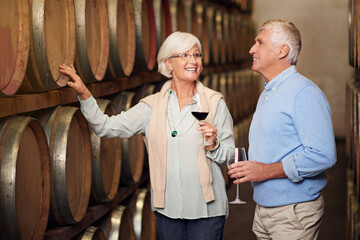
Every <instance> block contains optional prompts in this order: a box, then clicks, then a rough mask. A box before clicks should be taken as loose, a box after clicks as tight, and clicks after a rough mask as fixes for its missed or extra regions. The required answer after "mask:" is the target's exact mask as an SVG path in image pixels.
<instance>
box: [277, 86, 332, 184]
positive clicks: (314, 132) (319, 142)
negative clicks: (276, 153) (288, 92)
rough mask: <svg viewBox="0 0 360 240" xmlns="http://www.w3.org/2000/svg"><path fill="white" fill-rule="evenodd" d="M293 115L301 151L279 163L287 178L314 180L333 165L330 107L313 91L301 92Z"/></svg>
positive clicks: (312, 89)
mask: <svg viewBox="0 0 360 240" xmlns="http://www.w3.org/2000/svg"><path fill="white" fill-rule="evenodd" d="M294 109H295V110H294V113H293V116H292V117H293V121H294V126H295V128H296V130H297V132H298V135H299V138H300V141H301V144H302V146H303V151H299V152H296V153H294V154H291V155H288V156H287V157H286V158H284V159H283V160H282V163H283V169H284V171H285V174H286V175H287V176H288V178H289V179H290V180H291V181H293V182H299V181H301V180H302V179H303V178H306V177H312V176H315V175H317V174H319V173H321V172H323V171H324V170H326V169H328V168H330V167H331V166H333V165H334V164H335V162H336V148H335V138H334V133H333V125H332V117H331V110H330V107H329V104H328V102H327V100H326V97H325V95H324V94H322V93H321V92H320V91H319V90H318V89H317V88H316V87H313V86H309V87H306V88H304V89H303V90H302V91H301V92H300V93H299V94H298V95H297V96H296V101H295V108H294Z"/></svg>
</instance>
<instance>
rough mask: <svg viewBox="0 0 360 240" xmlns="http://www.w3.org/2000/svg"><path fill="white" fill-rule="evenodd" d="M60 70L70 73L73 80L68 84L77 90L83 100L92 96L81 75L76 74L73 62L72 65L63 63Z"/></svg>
mask: <svg viewBox="0 0 360 240" xmlns="http://www.w3.org/2000/svg"><path fill="white" fill-rule="evenodd" d="M60 72H61V73H64V74H66V75H69V77H70V78H71V79H72V80H70V81H69V82H68V83H67V85H68V86H69V87H71V88H73V89H74V90H75V91H76V93H77V94H78V95H79V97H80V99H81V100H86V99H88V98H89V97H90V96H91V93H90V91H89V89H88V88H87V87H86V86H85V84H84V82H83V81H82V80H81V78H80V77H79V75H77V74H76V70H75V68H74V65H73V64H71V66H70V67H69V66H67V65H65V64H61V65H60Z"/></svg>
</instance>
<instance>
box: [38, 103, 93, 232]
mask: <svg viewBox="0 0 360 240" xmlns="http://www.w3.org/2000/svg"><path fill="white" fill-rule="evenodd" d="M34 115H36V117H37V118H38V119H39V121H40V122H41V123H42V124H43V128H44V130H45V134H46V138H47V141H48V146H49V150H50V163H51V171H52V175H51V183H52V189H51V204H50V216H49V220H50V223H51V225H67V224H73V223H77V222H80V221H81V220H82V219H83V217H84V216H85V213H86V211H87V207H88V203H89V198H90V192H91V146H90V131H89V127H88V124H87V122H86V119H85V117H84V116H83V115H82V113H81V111H80V109H79V108H76V107H70V106H58V107H56V108H54V109H51V110H50V111H45V112H40V113H37V114H34Z"/></svg>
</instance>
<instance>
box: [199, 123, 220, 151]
mask: <svg viewBox="0 0 360 240" xmlns="http://www.w3.org/2000/svg"><path fill="white" fill-rule="evenodd" d="M197 130H198V131H201V132H202V134H203V135H204V137H205V141H206V142H208V143H213V144H212V145H210V146H206V148H209V149H211V148H213V147H214V146H215V139H216V136H217V128H216V127H215V126H214V125H213V124H211V123H208V122H206V121H199V127H198V128H197Z"/></svg>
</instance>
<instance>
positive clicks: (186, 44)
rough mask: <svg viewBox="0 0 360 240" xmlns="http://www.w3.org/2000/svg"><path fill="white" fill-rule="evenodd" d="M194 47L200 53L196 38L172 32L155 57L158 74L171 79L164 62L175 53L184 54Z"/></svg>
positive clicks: (187, 34) (191, 35)
mask: <svg viewBox="0 0 360 240" xmlns="http://www.w3.org/2000/svg"><path fill="white" fill-rule="evenodd" d="M195 45H197V46H198V47H199V50H200V52H201V43H200V41H199V39H198V38H197V37H195V36H194V35H193V34H191V33H187V32H173V33H172V34H170V35H169V36H168V37H167V38H166V39H165V41H164V42H163V44H162V45H161V47H160V49H159V53H158V56H157V62H158V72H159V73H161V74H162V75H164V76H166V77H169V78H170V77H172V75H171V71H170V70H169V69H168V68H167V67H166V64H165V60H166V59H168V58H169V57H171V56H172V55H174V54H177V53H184V52H187V51H189V50H190V49H192V48H193V47H194V46H195Z"/></svg>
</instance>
